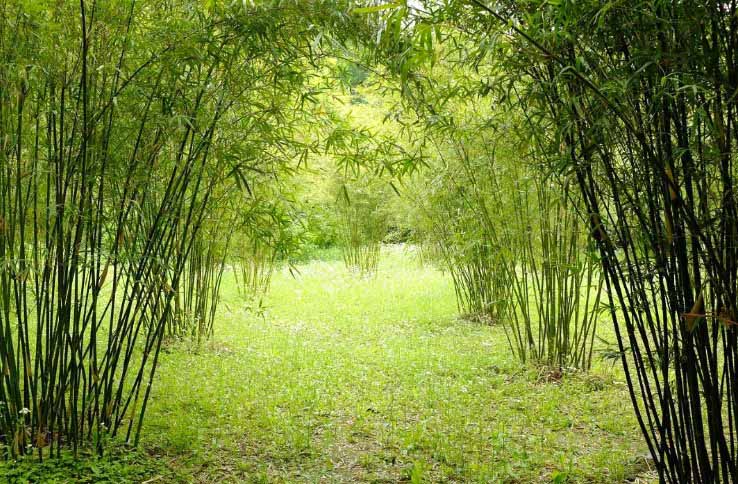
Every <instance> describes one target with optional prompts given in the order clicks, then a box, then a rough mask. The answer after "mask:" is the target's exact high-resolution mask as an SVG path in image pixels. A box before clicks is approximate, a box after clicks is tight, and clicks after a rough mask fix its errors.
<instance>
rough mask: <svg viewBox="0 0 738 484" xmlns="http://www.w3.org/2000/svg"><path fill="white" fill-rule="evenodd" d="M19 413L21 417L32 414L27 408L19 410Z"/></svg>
mask: <svg viewBox="0 0 738 484" xmlns="http://www.w3.org/2000/svg"><path fill="white" fill-rule="evenodd" d="M18 413H19V414H21V415H28V414H29V413H31V411H30V410H28V409H27V408H26V407H23V408H21V409H20V410H18Z"/></svg>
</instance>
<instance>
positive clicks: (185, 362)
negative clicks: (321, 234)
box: [144, 251, 646, 483]
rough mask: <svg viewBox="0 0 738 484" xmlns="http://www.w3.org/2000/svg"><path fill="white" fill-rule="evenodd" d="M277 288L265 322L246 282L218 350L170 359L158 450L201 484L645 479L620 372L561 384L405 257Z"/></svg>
mask: <svg viewBox="0 0 738 484" xmlns="http://www.w3.org/2000/svg"><path fill="white" fill-rule="evenodd" d="M300 272H301V274H300V275H298V276H297V277H296V278H292V277H291V276H290V275H289V273H287V272H286V271H284V272H281V273H279V274H277V275H276V276H275V280H274V285H273V288H272V291H271V293H270V295H269V297H268V298H267V300H266V308H267V309H266V311H265V313H264V314H263V315H262V316H261V317H259V316H254V315H253V311H249V310H247V308H246V307H244V302H243V301H242V300H241V299H240V298H239V297H238V295H237V294H236V291H235V286H234V285H233V283H232V281H230V280H229V281H228V282H227V284H226V294H225V305H224V308H223V311H222V316H221V317H220V319H219V321H218V322H217V330H216V333H217V334H216V337H215V338H214V341H212V342H210V343H208V344H206V345H205V346H204V347H203V348H201V349H200V350H199V351H196V352H191V351H184V350H183V348H179V347H172V348H169V349H168V351H167V353H166V354H165V356H164V359H163V362H162V366H161V368H160V370H159V381H158V382H157V384H156V386H155V387H154V393H153V400H152V402H151V405H150V407H149V412H148V414H147V422H146V429H145V442H144V445H145V447H146V448H147V450H148V452H149V453H150V454H152V455H155V456H156V458H157V459H159V460H162V461H164V462H165V463H166V466H167V467H169V468H171V469H174V472H175V473H174V474H173V475H170V476H166V475H165V476H162V479H160V480H159V481H158V482H161V481H162V480H163V481H167V480H183V481H199V482H397V481H402V480H407V481H410V482H439V481H441V482H443V481H450V482H523V483H527V482H551V481H552V480H553V481H555V482H572V481H586V482H622V481H625V480H632V479H633V478H635V477H636V476H638V475H641V474H642V473H643V471H644V469H645V465H646V464H645V461H644V459H643V455H644V453H645V448H644V446H643V444H642V443H641V439H640V436H639V433H638V431H637V428H636V424H635V420H634V418H633V417H632V416H631V411H630V406H629V405H630V404H629V400H628V398H627V393H626V391H625V388H624V386H623V384H622V383H621V382H620V381H619V374H618V372H617V371H616V370H612V369H610V368H609V366H608V365H609V364H605V363H601V364H598V366H597V368H595V370H594V372H593V373H592V374H591V375H588V376H582V375H565V376H564V377H563V378H562V379H560V380H557V381H555V382H551V381H547V378H546V376H545V375H541V374H540V373H539V372H538V371H536V370H535V369H532V368H523V367H521V366H520V365H519V364H518V363H516V362H515V361H514V360H513V359H512V358H511V357H510V356H509V350H508V348H507V342H506V339H505V336H504V332H503V330H502V329H501V328H499V327H488V326H483V325H479V324H473V323H468V322H464V321H459V320H457V318H456V307H455V301H454V297H453V288H452V287H451V285H450V282H449V280H448V278H447V277H445V276H444V275H443V274H441V273H439V272H438V271H436V270H433V269H430V268H427V267H426V268H424V267H420V266H419V265H418V264H417V263H416V262H414V260H413V258H412V257H411V256H409V255H407V254H403V253H402V252H401V251H392V252H391V253H389V254H385V257H384V258H383V260H382V266H381V270H380V272H379V274H378V275H376V276H375V277H373V278H364V279H362V278H360V277H358V276H356V275H353V274H350V273H347V272H346V271H345V270H344V269H343V266H342V264H341V263H340V262H319V261H316V262H311V263H309V264H307V265H305V266H302V267H300Z"/></svg>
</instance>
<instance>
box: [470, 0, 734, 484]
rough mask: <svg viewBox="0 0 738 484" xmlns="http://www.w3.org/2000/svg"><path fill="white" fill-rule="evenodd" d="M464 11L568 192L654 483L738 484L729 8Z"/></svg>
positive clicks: (590, 6) (592, 5) (675, 5)
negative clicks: (499, 37) (496, 38)
mask: <svg viewBox="0 0 738 484" xmlns="http://www.w3.org/2000/svg"><path fill="white" fill-rule="evenodd" d="M473 3H475V4H476V7H477V8H478V9H479V11H480V12H484V14H485V15H488V16H489V18H493V17H495V18H496V19H497V20H498V21H501V22H500V23H501V24H503V25H504V27H503V29H509V28H510V26H513V27H512V28H513V30H515V34H516V35H517V37H516V39H517V40H516V41H515V42H516V47H517V49H515V53H514V58H510V59H508V60H507V62H510V64H509V65H508V67H509V68H511V72H513V71H514V72H515V76H517V77H518V78H521V79H522V78H523V77H524V76H526V75H527V78H528V79H532V80H533V81H534V82H532V83H531V86H530V87H529V89H528V90H527V91H525V92H521V98H522V102H523V103H524V106H523V107H524V108H525V109H526V112H527V113H528V114H529V115H530V118H529V119H531V120H535V123H536V126H546V127H547V129H548V130H549V133H550V134H553V133H555V135H556V136H552V137H551V140H550V141H551V143H550V146H551V153H550V158H551V159H552V160H561V161H563V163H561V164H559V168H563V169H566V170H567V171H566V173H569V174H571V175H572V176H573V177H574V178H575V180H576V182H577V183H578V185H579V188H580V191H581V195H582V199H583V203H584V205H585V211H584V213H583V215H584V217H585V219H586V220H587V221H588V224H589V227H590V231H591V234H592V237H593V239H594V240H595V241H596V243H597V246H598V248H599V252H600V254H601V263H602V270H603V271H604V274H605V284H606V288H607V294H608V297H609V303H610V306H611V316H612V321H613V324H614V325H615V329H616V333H617V339H618V344H619V347H620V351H621V353H622V363H623V366H624V369H625V375H626V378H627V383H628V386H629V388H630V394H631V398H632V403H633V407H634V409H635V412H636V415H637V418H638V421H639V423H640V426H641V428H642V431H643V435H644V436H645V439H646V442H647V444H648V447H649V449H650V452H651V455H652V457H653V459H654V462H655V466H656V469H657V471H658V474H659V477H660V480H661V481H662V482H670V483H689V482H691V483H712V482H738V429H737V428H736V426H737V425H738V203H737V200H736V193H735V181H736V166H735V164H734V162H735V157H736V147H737V146H736V141H737V140H738V117H737V116H736V113H737V111H738V106H737V105H736V101H738V96H736V92H738V16H737V13H738V12H737V10H738V3H737V2H736V1H728V2H693V1H686V2H646V1H638V2H625V3H622V4H609V7H611V8H603V4H602V3H601V2H567V3H566V5H567V7H566V9H563V8H559V7H557V6H554V5H553V4H554V2H551V5H548V6H544V7H542V8H540V9H538V8H537V9H536V10H535V11H534V10H526V9H525V7H524V6H522V4H516V3H512V2H511V3H504V2H503V3H504V6H495V7H488V6H487V5H486V4H484V3H483V2H481V1H476V0H475V1H474V2H473ZM510 17H516V18H518V20H515V21H512V20H510ZM523 18H524V19H525V20H524V21H521V20H520V19H523ZM562 32H566V35H563V34H562ZM574 39H576V40H574ZM516 59H517V60H516ZM536 115H540V117H536ZM542 120H543V121H542ZM545 120H549V121H548V124H546V121H545ZM551 127H556V130H555V131H554V129H555V128H551Z"/></svg>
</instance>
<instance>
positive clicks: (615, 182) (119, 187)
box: [0, 0, 738, 483]
mask: <svg viewBox="0 0 738 484" xmlns="http://www.w3.org/2000/svg"><path fill="white" fill-rule="evenodd" d="M416 3H417V4H416ZM342 76H343V77H344V79H343V80H344V81H345V82H346V84H347V86H344V88H345V89H346V91H347V92H348V93H349V95H348V96H343V97H342V95H339V94H337V92H338V88H337V87H336V85H337V84H338V83H339V81H340V79H339V78H341V77H342ZM360 88H361V89H360ZM359 91H361V92H359ZM368 92H371V93H372V94H371V96H374V97H371V96H370V98H365V97H363V96H364V95H367V96H369V95H368V94H367V93H368ZM737 92H738V2H736V1H729V2H722V3H720V2H712V3H710V2H697V1H684V2H647V1H637V2H616V1H612V2H599V1H598V2H595V1H576V2H575V1H571V0H561V1H558V0H557V1H548V2H542V1H533V0H525V1H506V0H499V1H493V2H485V1H483V0H459V1H449V2H395V3H392V2H390V3H383V2H374V1H370V2H346V3H343V2H336V1H328V0H324V1H316V2H281V1H275V2H200V1H195V0H192V1H190V0H187V1H178V2H174V1H171V2H170V1H165V2H149V1H136V0H115V1H110V2H94V1H86V0H80V2H79V3H77V2H55V3H53V5H52V2H43V1H28V2H20V1H12V0H11V1H5V2H2V8H1V9H0V368H1V371H2V374H1V375H0V444H2V445H3V446H4V448H5V449H6V457H13V458H15V457H17V456H22V455H24V454H30V453H36V454H37V455H38V457H39V458H41V459H43V458H45V457H46V456H59V455H61V453H62V450H63V449H64V448H70V449H72V451H73V452H74V453H75V454H76V453H77V452H78V449H80V448H83V447H84V446H86V445H89V444H90V443H92V444H93V445H94V447H95V448H96V450H97V452H99V453H102V452H103V449H104V446H105V444H106V442H108V441H109V440H110V439H112V438H120V439H122V440H124V441H126V442H131V443H134V444H135V443H137V442H138V440H139V438H140V433H141V429H142V426H143V418H144V414H145V411H146V407H147V404H148V401H149V398H150V392H151V386H152V383H153V382H154V379H155V374H156V368H157V364H158V361H159V358H160V355H161V351H162V346H163V345H164V344H165V343H166V342H167V341H168V340H169V339H178V338H192V339H194V340H195V341H197V342H200V341H203V340H205V339H207V338H209V337H210V336H211V335H212V334H213V331H214V325H215V323H214V322H215V319H216V316H217V314H218V307H219V302H220V296H221V286H222V282H223V280H224V278H227V277H230V276H231V274H230V273H231V272H232V273H233V274H232V276H233V278H234V280H235V281H236V284H237V285H238V287H239V291H240V292H241V294H242V296H244V297H245V298H261V297H262V296H263V295H264V294H265V292H266V290H267V288H268V287H269V284H270V280H271V276H272V273H273V272H274V271H275V270H277V268H278V267H279V265H280V264H283V263H287V264H289V262H290V258H291V257H293V256H295V255H296V254H298V255H299V254H300V252H301V251H303V250H305V247H306V246H308V245H310V244H315V245H316V246H317V245H321V246H331V245H336V246H339V248H340V250H341V255H342V257H343V259H344V261H345V264H346V265H347V266H348V267H349V268H352V269H354V270H355V271H356V272H359V273H361V274H370V273H376V272H377V271H378V270H379V269H378V267H379V256H380V253H381V244H382V242H383V241H386V240H390V239H393V237H397V238H399V239H401V241H402V242H410V243H415V244H418V245H420V247H421V250H422V252H423V254H424V257H425V259H426V261H427V260H430V261H432V263H435V264H437V265H439V266H440V267H441V268H442V269H443V270H446V271H448V273H449V277H450V280H451V281H452V282H453V285H454V289H455V292H456V299H457V303H458V306H459V312H460V313H462V314H463V315H464V316H465V317H466V318H467V319H471V320H475V321H476V322H483V323H488V324H500V325H502V326H503V328H504V332H505V335H506V336H507V342H508V343H509V349H510V351H511V352H512V354H513V355H514V356H515V357H516V358H517V359H518V360H519V361H520V362H521V364H529V363H533V364H537V365H542V366H546V367H551V368H557V369H558V370H561V369H569V368H571V369H577V370H587V369H589V368H590V367H591V366H592V361H593V358H594V355H595V345H596V339H595V337H596V334H597V328H598V325H599V326H602V325H603V324H605V323H608V322H609V323H611V324H610V326H612V327H613V328H614V334H615V337H616V345H617V354H618V356H619V358H620V361H621V363H622V368H623V371H624V375H625V379H626V382H627V386H628V389H629V395H630V398H631V404H632V407H633V410H634V412H635V415H636V418H637V421H638V425H639V427H640V430H641V431H642V434H643V436H644V438H645V442H646V445H647V447H648V449H649V451H650V454H651V457H652V458H653V461H654V463H655V466H656V469H657V472H658V476H659V479H660V480H661V481H662V482H671V483H681V482H738V464H737V462H738V450H736V449H737V447H738V329H737V328H738V322H737V321H738V252H737V251H738V241H737V240H736V239H738V201H737V199H736V194H735V187H734V184H735V177H736V168H735V166H734V158H735V153H736V143H737V140H738V120H737V119H736V112H737V111H736V93H737ZM326 93H327V94H326ZM378 98H382V101H380V100H378ZM342 103H344V104H349V105H352V104H353V105H357V106H358V105H367V106H369V108H367V109H369V112H371V109H374V110H375V111H379V110H383V111H385V112H384V114H385V116H384V119H383V120H382V123H381V124H383V126H384V128H377V129H376V130H375V131H371V130H367V129H364V128H359V127H357V126H355V125H352V124H351V122H350V120H349V119H348V118H349V115H347V114H346V110H345V109H344V110H342V109H343V108H340V107H339V106H338V105H339V104H342ZM382 103H386V104H382ZM378 106H379V107H378ZM308 162H309V163H317V164H318V165H320V164H321V163H322V164H323V165H321V166H323V168H325V166H328V165H330V168H329V169H326V170H325V171H324V172H321V171H320V170H316V171H314V172H313V175H314V177H313V178H309V176H308V175H305V173H311V172H310V170H311V169H310V168H308V166H307V165H308V164H309V163H308ZM296 173H301V174H303V175H301V176H303V178H299V177H294V178H293V176H294V175H295V174H296ZM316 173H317V174H316ZM326 173H329V174H328V175H326ZM311 176H312V175H311ZM321 177H322V178H321ZM316 179H320V181H319V182H316V183H313V182H315V180H316ZM295 180H297V181H295ZM319 184H322V185H321V186H320V187H318V186H317V185H319ZM321 190H323V191H324V192H325V193H318V192H320V191H321ZM321 197H322V198H321ZM315 227H317V228H315ZM397 234H402V235H400V236H398V235H397ZM393 240H394V239H393Z"/></svg>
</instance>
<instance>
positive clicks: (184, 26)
mask: <svg viewBox="0 0 738 484" xmlns="http://www.w3.org/2000/svg"><path fill="white" fill-rule="evenodd" d="M331 6H332V7H335V5H333V4H331ZM311 7H312V9H311V10H309V11H307V10H301V14H300V15H297V14H296V11H295V10H291V9H289V8H287V7H280V6H277V7H276V8H274V9H272V10H270V8H271V7H268V6H267V7H265V9H264V11H262V12H260V13H259V15H251V14H250V13H249V12H246V11H245V10H244V7H242V6H240V5H237V6H230V7H220V6H215V5H213V6H211V8H209V9H203V8H201V6H200V5H199V4H198V3H197V2H157V3H156V4H154V3H152V2H135V1H113V2H86V1H84V0H82V1H80V2H78V3H76V4H75V3H74V2H57V3H55V4H54V5H51V4H46V3H44V2H12V1H11V2H3V5H2V8H1V9H0V59H1V60H0V147H1V149H0V261H1V266H0V268H1V269H0V345H1V347H0V360H1V365H2V377H1V378H2V383H0V439H1V440H2V443H3V445H4V446H5V448H6V449H7V450H8V454H9V455H12V456H17V455H20V454H25V453H29V452H31V451H33V450H34V449H35V451H36V452H37V453H38V457H39V458H43V457H44V456H48V455H59V454H60V452H61V449H62V448H63V447H68V448H71V449H73V450H74V452H75V453H76V452H77V449H78V448H79V447H80V446H82V445H84V444H85V443H86V442H93V443H94V444H95V446H96V448H97V449H98V451H99V452H102V450H103V447H104V444H105V442H106V441H107V440H108V439H110V438H113V437H115V436H122V437H123V438H124V439H125V440H126V441H130V442H133V443H135V442H137V441H138V438H139V433H140V430H141V425H142V420H143V416H144V412H145V410H146V406H147V401H148V398H149V395H150V389H151V384H152V382H153V379H154V375H155V370H156V367H157V361H158V358H159V355H160V351H161V347H162V340H163V338H164V337H165V335H171V334H179V333H181V332H182V331H190V332H195V333H197V334H198V335H200V334H201V335H203V336H206V335H207V334H209V333H210V332H211V331H212V318H213V314H214V311H215V307H216V305H217V293H218V288H219V283H220V279H221V276H222V273H223V267H224V264H223V258H224V254H225V251H226V250H227V246H228V244H229V242H228V240H227V239H228V237H226V239H224V240H223V241H222V244H221V246H220V247H216V246H213V245H210V244H209V239H208V240H207V241H206V239H205V237H208V238H211V237H213V234H214V233H215V232H217V231H219V230H222V228H223V224H225V223H227V222H228V219H227V218H225V217H224V218H223V219H222V220H220V221H218V222H214V221H213V218H214V217H215V214H217V213H218V212H217V210H215V209H216V208H217V207H222V206H223V203H222V200H224V199H226V200H227V199H233V197H239V196H247V195H248V192H249V190H250V188H249V189H248V190H245V189H244V187H243V185H244V184H248V183H249V182H250V179H251V178H252V177H251V174H250V173H251V172H250V171H249V170H257V171H258V172H259V173H264V174H265V173H267V170H269V169H271V168H270V167H275V166H277V165H278V164H279V163H287V162H288V161H289V157H290V156H292V155H293V154H295V153H298V152H299V151H300V150H302V151H304V150H305V149H308V148H307V147H305V146H303V145H301V144H300V143H299V142H298V141H296V139H295V142H294V143H292V144H290V139H293V138H291V137H290V129H292V127H293V125H294V123H296V122H298V120H299V118H298V117H295V116H293V114H294V109H292V104H293V103H300V102H303V103H304V98H301V96H302V95H303V94H304V93H305V92H308V91H309V89H310V88H309V86H308V85H307V83H306V76H304V75H303V73H302V72H303V71H302V70H301V69H302V67H304V66H306V65H310V62H313V61H314V60H315V59H317V58H318V57H319V55H320V53H319V50H320V48H321V45H322V44H321V42H320V39H321V37H320V36H319V35H318V32H317V31H316V30H315V29H316V25H318V24H319V22H322V25H324V26H327V27H330V26H332V25H334V24H337V23H340V22H345V21H346V17H342V16H341V15H340V14H339V13H337V12H335V11H334V10H330V11H328V10H326V9H325V8H324V7H325V5H323V4H320V3H316V4H313V5H312V6H311ZM316 19H317V20H316ZM311 29H312V30H311ZM354 31H356V30H354ZM316 36H317V37H318V40H317V41H316ZM328 38H329V37H328V36H327V35H326V36H325V37H324V39H328ZM326 42H327V40H326ZM301 99H302V101H301ZM288 114H289V116H288ZM229 130H230V131H229ZM235 130H238V137H237V138H236V139H235V141H234V140H233V139H231V138H229V137H227V136H226V135H227V134H233V132H234V131H235ZM270 135H274V136H280V137H281V141H280V143H279V144H278V145H276V146H275V144H273V143H271V142H270V140H271V138H270V137H269V136H270ZM226 150H227V152H228V153H229V154H230V156H226V154H225V153H226ZM234 153H236V154H239V153H240V154H241V156H236V155H234ZM259 164H260V165H259ZM258 166H260V168H258V169H257V168H256V167H258ZM229 180H230V181H229ZM251 181H253V180H251ZM233 187H237V188H238V189H234V188H233ZM244 193H245V194H246V195H243V194H244ZM218 210H222V208H219V209H218ZM188 321H189V322H188ZM193 325H194V328H193Z"/></svg>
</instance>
